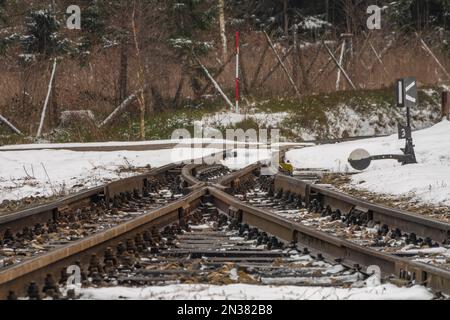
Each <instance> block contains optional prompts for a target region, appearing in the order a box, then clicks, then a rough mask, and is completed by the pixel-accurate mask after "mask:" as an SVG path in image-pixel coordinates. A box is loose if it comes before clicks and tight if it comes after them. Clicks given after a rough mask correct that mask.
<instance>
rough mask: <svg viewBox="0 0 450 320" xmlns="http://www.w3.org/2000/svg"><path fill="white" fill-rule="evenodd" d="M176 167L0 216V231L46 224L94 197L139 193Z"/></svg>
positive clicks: (164, 167)
mask: <svg viewBox="0 0 450 320" xmlns="http://www.w3.org/2000/svg"><path fill="white" fill-rule="evenodd" d="M178 166H179V164H169V165H166V166H163V167H159V168H155V169H151V170H149V172H148V173H145V174H140V175H136V176H132V177H129V178H125V179H122V180H119V181H113V182H110V183H108V184H105V185H103V186H99V187H94V188H90V189H87V190H84V191H80V192H78V193H75V194H72V195H70V196H67V197H65V198H63V199H60V200H56V201H54V202H51V203H49V204H45V205H42V206H38V207H35V208H31V209H25V210H22V211H18V212H12V213H7V214H3V215H0V230H6V229H7V228H9V229H11V231H13V232H18V231H21V230H22V228H23V227H24V226H30V225H34V224H36V223H45V222H47V221H48V220H49V219H52V218H54V217H55V216H56V215H57V214H58V212H59V210H61V209H63V208H66V207H68V206H73V205H77V206H79V205H82V204H83V202H84V201H91V200H92V199H94V198H96V197H103V198H105V200H106V201H108V200H109V198H110V197H113V196H114V195H116V194H119V193H121V192H123V191H133V190H134V189H140V190H139V191H142V188H143V186H144V185H145V181H146V180H147V179H149V178H150V177H153V176H157V175H160V174H163V173H165V172H168V171H170V170H174V169H175V168H177V167H178Z"/></svg>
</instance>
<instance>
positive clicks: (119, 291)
mask: <svg viewBox="0 0 450 320" xmlns="http://www.w3.org/2000/svg"><path fill="white" fill-rule="evenodd" d="M81 292H82V299H89V300H119V299H130V300H169V299H170V300H224V299H227V300H429V299H432V298H433V295H432V293H430V292H429V291H428V290H427V289H426V288H424V287H421V286H414V287H412V288H399V287H397V286H394V285H392V284H385V285H378V286H374V287H371V286H366V287H363V288H351V289H342V288H338V289H337V288H321V287H297V286H257V285H246V284H233V285H226V286H215V285H207V284H183V285H169V286H160V287H146V288H126V287H116V288H101V289H82V291H81Z"/></svg>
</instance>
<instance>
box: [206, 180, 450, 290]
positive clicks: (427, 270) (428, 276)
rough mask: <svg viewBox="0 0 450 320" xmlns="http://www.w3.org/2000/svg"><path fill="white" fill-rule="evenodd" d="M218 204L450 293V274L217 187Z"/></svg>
mask: <svg viewBox="0 0 450 320" xmlns="http://www.w3.org/2000/svg"><path fill="white" fill-rule="evenodd" d="M209 192H210V194H211V195H212V197H213V199H214V202H215V205H216V206H217V207H218V208H220V209H221V210H222V211H224V212H225V213H228V214H229V215H231V216H233V217H235V218H237V219H239V220H240V221H241V222H242V223H247V224H249V225H251V226H254V227H257V228H260V229H262V230H265V231H266V232H269V233H271V234H272V235H274V236H276V237H279V238H280V239H283V240H284V241H286V242H290V243H295V244H296V245H297V246H304V247H305V248H308V249H309V250H314V251H315V252H317V253H321V254H322V255H323V256H324V257H325V258H327V259H329V260H335V261H339V262H340V263H342V264H344V265H347V266H349V267H362V268H367V267H369V266H371V265H376V266H379V267H380V268H381V270H382V272H383V273H384V274H385V275H395V276H396V277H398V278H400V279H405V280H415V281H416V283H419V284H423V285H425V286H427V287H430V288H432V289H433V290H435V291H440V292H446V293H450V271H447V270H444V269H439V268H436V267H434V266H430V265H427V264H424V263H419V262H414V261H410V260H407V259H405V258H400V257H396V256H393V255H389V254H386V253H382V252H378V251H375V250H373V249H370V248H365V247H362V246H359V245H356V244H354V243H352V242H349V241H347V240H343V239H340V238H338V237H335V236H332V235H329V234H326V233H324V232H321V231H317V230H315V229H312V228H309V227H306V226H304V225H301V224H298V223H294V222H292V221H289V220H287V219H285V218H282V217H280V216H277V215H275V214H272V213H269V212H266V211H264V210H261V209H258V208H254V207H251V206H249V205H246V204H244V203H242V202H240V201H239V200H237V199H235V198H234V197H233V196H230V195H228V194H226V193H225V192H223V191H220V190H218V189H216V188H210V189H209Z"/></svg>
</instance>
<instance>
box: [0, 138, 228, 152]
mask: <svg viewBox="0 0 450 320" xmlns="http://www.w3.org/2000/svg"><path fill="white" fill-rule="evenodd" d="M200 143H204V144H220V143H222V144H225V143H227V140H223V139H210V138H192V139H184V140H180V139H178V138H176V139H172V140H170V139H169V140H150V141H111V142H89V143H36V144H18V145H5V146H1V147H0V151H2V150H10V149H14V150H21V149H27V150H29V149H63V148H80V147H90V148H97V147H124V148H126V147H133V146H154V145H165V144H177V145H185V144H187V145H191V144H200Z"/></svg>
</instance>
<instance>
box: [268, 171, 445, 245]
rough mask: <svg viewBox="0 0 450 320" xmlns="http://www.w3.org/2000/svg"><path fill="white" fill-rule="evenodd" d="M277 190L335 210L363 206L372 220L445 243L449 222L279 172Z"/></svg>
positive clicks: (276, 181)
mask: <svg viewBox="0 0 450 320" xmlns="http://www.w3.org/2000/svg"><path fill="white" fill-rule="evenodd" d="M280 189H282V190H283V191H284V192H287V191H289V192H292V193H295V194H298V195H301V196H302V197H303V198H304V199H305V202H306V203H307V204H308V203H309V202H310V201H311V200H312V199H317V200H319V201H320V202H321V203H322V204H323V205H324V206H327V205H329V206H330V207H331V208H332V209H333V210H336V209H339V210H341V212H349V211H350V210H351V209H352V208H355V207H358V208H360V209H361V208H362V209H365V210H367V212H368V214H369V216H370V218H371V220H373V221H377V222H380V223H381V224H386V225H388V226H389V227H390V228H399V229H400V230H402V231H404V232H407V233H415V234H416V235H418V236H421V237H429V238H431V239H433V240H434V241H437V242H440V243H446V242H447V241H448V240H449V238H450V224H449V223H445V222H441V221H438V220H436V219H429V218H426V217H423V216H421V215H418V214H414V213H411V212H407V211H403V210H399V209H394V208H390V207H386V206H383V205H379V204H374V203H371V202H368V201H365V200H361V199H358V198H355V197H353V196H350V195H348V194H345V193H342V192H339V191H335V190H331V189H329V188H327V187H324V186H320V185H315V184H313V183H311V182H307V181H302V180H299V179H296V178H293V177H288V176H284V175H280V174H279V175H277V176H276V177H275V190H280Z"/></svg>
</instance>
